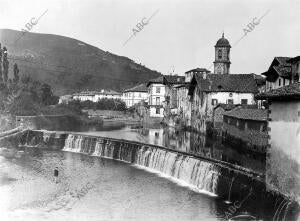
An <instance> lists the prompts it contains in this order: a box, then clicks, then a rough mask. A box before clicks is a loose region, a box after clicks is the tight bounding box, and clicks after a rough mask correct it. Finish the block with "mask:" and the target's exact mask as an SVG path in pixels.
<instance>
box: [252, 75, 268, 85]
mask: <svg viewBox="0 0 300 221" xmlns="http://www.w3.org/2000/svg"><path fill="white" fill-rule="evenodd" d="M253 77H254V79H255V81H256V84H257V85H258V86H261V85H264V84H266V78H265V77H263V76H261V75H258V74H253Z"/></svg>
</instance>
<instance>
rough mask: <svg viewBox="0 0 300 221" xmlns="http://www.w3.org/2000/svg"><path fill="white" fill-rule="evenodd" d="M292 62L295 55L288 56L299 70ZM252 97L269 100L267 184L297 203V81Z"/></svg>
mask: <svg viewBox="0 0 300 221" xmlns="http://www.w3.org/2000/svg"><path fill="white" fill-rule="evenodd" d="M296 61H299V57H296V59H291V62H292V64H293V65H295V72H296V73H299V63H298V68H296V67H297V65H296V64H297V62H296ZM296 70H297V71H296ZM295 72H294V73H295ZM256 98H257V99H261V100H267V101H268V103H269V112H270V113H269V122H268V126H269V145H270V148H268V158H267V167H266V168H267V171H266V178H267V184H268V185H270V186H271V187H273V188H275V189H278V190H279V191H281V192H283V193H285V194H286V195H289V196H291V197H293V198H296V200H298V202H300V189H299V186H300V170H299V168H300V82H296V83H293V84H290V85H287V86H283V87H281V88H277V89H273V90H270V91H268V92H265V93H261V94H259V95H257V96H256Z"/></svg>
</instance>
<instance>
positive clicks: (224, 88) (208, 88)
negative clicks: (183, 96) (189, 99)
mask: <svg viewBox="0 0 300 221" xmlns="http://www.w3.org/2000/svg"><path fill="white" fill-rule="evenodd" d="M194 79H195V80H196V83H197V85H198V87H199V88H200V90H201V91H205V92H236V93H257V92H258V89H257V85H256V82H255V79H254V76H253V75H252V74H199V73H196V74H195V75H194V77H193V80H192V83H193V81H194ZM190 89H191V90H193V86H191V87H190ZM189 94H191V93H189Z"/></svg>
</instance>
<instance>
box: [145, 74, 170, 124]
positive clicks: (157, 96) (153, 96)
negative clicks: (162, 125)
mask: <svg viewBox="0 0 300 221" xmlns="http://www.w3.org/2000/svg"><path fill="white" fill-rule="evenodd" d="M147 87H148V93H149V100H148V105H149V116H150V117H156V118H161V119H162V118H163V117H164V107H163V103H164V101H165V95H166V85H165V78H164V77H163V76H160V77H158V78H155V79H152V80H149V82H148V83H147Z"/></svg>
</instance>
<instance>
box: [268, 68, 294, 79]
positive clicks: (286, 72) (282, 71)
mask: <svg viewBox="0 0 300 221" xmlns="http://www.w3.org/2000/svg"><path fill="white" fill-rule="evenodd" d="M273 68H274V70H275V71H276V72H277V74H278V75H279V76H281V77H283V78H290V77H291V76H292V67H291V65H290V66H284V65H279V66H274V67H273Z"/></svg>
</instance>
